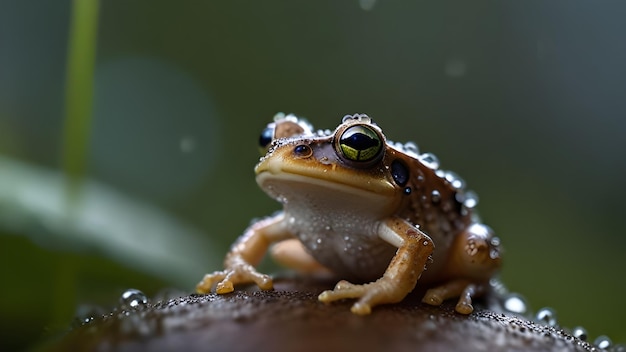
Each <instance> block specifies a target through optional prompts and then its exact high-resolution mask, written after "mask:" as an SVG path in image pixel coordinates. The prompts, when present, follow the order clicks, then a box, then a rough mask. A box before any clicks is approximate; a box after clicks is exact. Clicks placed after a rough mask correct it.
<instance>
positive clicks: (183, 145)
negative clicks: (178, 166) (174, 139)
mask: <svg viewBox="0 0 626 352" xmlns="http://www.w3.org/2000/svg"><path fill="white" fill-rule="evenodd" d="M195 149H196V139H195V138H194V137H193V136H185V137H183V138H181V139H180V151H181V152H183V153H191V152H193V151H194V150H195Z"/></svg>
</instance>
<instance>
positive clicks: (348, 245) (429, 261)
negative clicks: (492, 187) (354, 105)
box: [196, 114, 501, 315]
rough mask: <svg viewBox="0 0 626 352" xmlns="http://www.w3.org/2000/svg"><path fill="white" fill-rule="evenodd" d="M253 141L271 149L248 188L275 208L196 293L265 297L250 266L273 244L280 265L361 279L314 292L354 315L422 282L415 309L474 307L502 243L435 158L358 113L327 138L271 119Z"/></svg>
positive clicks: (285, 119) (293, 121)
mask: <svg viewBox="0 0 626 352" xmlns="http://www.w3.org/2000/svg"><path fill="white" fill-rule="evenodd" d="M260 142H261V146H262V147H267V146H268V145H269V148H268V150H267V154H266V155H265V156H264V157H262V158H261V160H260V161H259V163H258V164H257V165H256V168H255V172H256V175H257V176H256V180H257V183H258V184H259V186H260V187H261V188H262V189H263V190H264V191H265V192H267V193H268V194H269V195H270V196H271V197H273V198H274V199H276V200H278V201H279V202H281V203H282V204H283V211H282V212H279V213H277V214H275V215H273V216H271V217H268V218H265V219H263V220H260V221H257V222H255V223H253V224H252V225H251V226H250V227H249V228H248V229H247V230H246V231H245V233H244V234H243V235H242V236H241V237H240V238H239V239H238V240H237V242H235V244H234V245H233V246H232V248H231V250H230V252H229V253H228V254H227V255H226V259H225V262H224V266H225V269H224V270H223V271H216V272H214V273H212V274H207V275H206V276H205V277H204V278H203V280H202V281H201V282H200V283H199V284H198V285H197V287H196V290H197V292H199V293H208V292H210V291H211V289H212V287H213V285H214V284H216V292H217V293H218V294H224V293H229V292H232V291H233V290H234V285H236V284H243V283H250V282H254V283H256V285H258V286H259V287H260V288H261V289H264V290H268V289H271V288H272V280H271V278H270V277H269V276H268V275H264V274H261V273H259V272H257V271H256V269H255V266H256V265H258V263H259V262H260V261H261V259H262V257H263V256H264V255H265V253H266V252H267V251H268V249H269V247H270V245H272V244H274V246H273V250H272V254H273V256H274V258H275V259H276V260H277V261H279V262H281V263H283V264H286V265H288V266H291V267H293V268H295V269H297V270H299V271H302V272H309V273H325V272H332V273H333V274H334V275H336V276H338V277H340V278H342V279H347V280H352V281H353V282H358V283H359V284H353V283H350V282H348V281H345V280H342V281H339V282H338V283H337V285H336V286H335V288H334V289H333V290H329V291H324V292H322V293H321V294H320V295H319V300H320V301H322V302H332V301H336V300H340V299H345V298H356V299H358V300H357V302H356V303H354V305H353V306H352V309H351V311H352V312H353V313H355V314H361V315H364V314H369V313H370V312H371V309H372V307H374V306H376V305H379V304H385V303H395V302H399V301H401V300H402V299H403V298H404V297H405V296H406V295H407V294H408V293H410V292H411V291H412V290H413V289H414V288H415V286H416V284H417V282H418V280H419V282H420V285H422V284H423V285H427V286H426V287H428V288H429V289H428V291H426V294H425V295H424V297H423V300H422V301H423V302H425V303H428V304H432V305H439V304H441V303H442V302H443V300H445V299H448V298H456V297H458V303H457V305H456V311H457V312H459V313H462V314H469V313H471V312H472V311H473V307H472V297H473V296H475V295H477V294H480V293H481V292H483V291H484V290H485V289H487V288H488V285H489V284H488V282H489V279H490V278H491V277H492V276H493V275H494V274H495V273H496V272H497V270H498V269H499V267H500V264H501V258H500V248H499V242H500V241H499V239H498V238H497V237H494V234H493V232H492V230H491V229H490V228H489V227H487V226H486V225H483V224H481V223H480V222H479V220H478V218H477V216H475V215H474V214H473V207H474V206H475V205H476V197H475V195H474V194H473V193H472V192H470V191H466V190H465V188H464V182H463V181H462V180H461V179H460V178H458V176H456V175H455V174H453V173H451V172H446V171H442V170H439V169H438V161H437V159H436V158H435V157H434V155H432V154H428V153H425V154H418V151H417V146H416V145H415V144H413V143H407V144H404V145H402V144H399V143H393V142H390V141H387V140H386V138H385V136H384V135H383V133H382V130H381V129H380V128H379V127H378V126H377V125H376V124H374V123H373V122H372V121H371V119H370V118H369V117H368V116H367V115H362V114H355V115H348V116H346V117H344V118H343V121H342V123H341V124H340V125H339V126H338V127H337V128H336V129H335V131H334V132H331V131H328V130H327V131H317V132H312V127H311V126H310V125H309V124H308V123H306V122H304V121H302V120H298V119H297V118H295V117H294V116H293V115H289V116H284V115H279V116H278V118H277V119H276V121H274V122H273V123H271V124H269V125H268V129H266V130H265V131H264V134H263V135H262V136H261V140H260ZM270 142H271V143H270ZM426 269H428V270H426Z"/></svg>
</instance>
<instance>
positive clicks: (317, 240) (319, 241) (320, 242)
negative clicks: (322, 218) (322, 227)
mask: <svg viewBox="0 0 626 352" xmlns="http://www.w3.org/2000/svg"><path fill="white" fill-rule="evenodd" d="M329 229H330V227H329ZM315 243H317V244H322V238H321V237H318V238H317V239H316V240H315Z"/></svg>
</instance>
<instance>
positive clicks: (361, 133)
mask: <svg viewBox="0 0 626 352" xmlns="http://www.w3.org/2000/svg"><path fill="white" fill-rule="evenodd" d="M337 145H338V149H339V150H338V151H339V152H341V154H342V155H343V156H344V157H345V158H346V159H348V160H351V161H370V160H373V159H374V158H376V157H377V156H379V155H381V151H382V150H383V145H382V140H381V137H380V135H379V134H378V133H376V131H374V130H373V129H371V128H370V127H367V126H365V125H355V126H352V127H348V128H347V129H346V130H345V131H344V132H343V133H342V134H341V137H339V142H338V144H337Z"/></svg>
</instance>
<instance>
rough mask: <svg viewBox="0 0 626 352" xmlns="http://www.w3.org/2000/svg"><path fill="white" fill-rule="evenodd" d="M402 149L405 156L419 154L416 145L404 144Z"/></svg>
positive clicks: (411, 143)
mask: <svg viewBox="0 0 626 352" xmlns="http://www.w3.org/2000/svg"><path fill="white" fill-rule="evenodd" d="M402 147H403V148H404V151H405V152H406V153H407V154H411V155H413V156H417V155H418V154H419V148H418V147H417V144H415V143H413V142H406V143H404V145H403V146H402Z"/></svg>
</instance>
